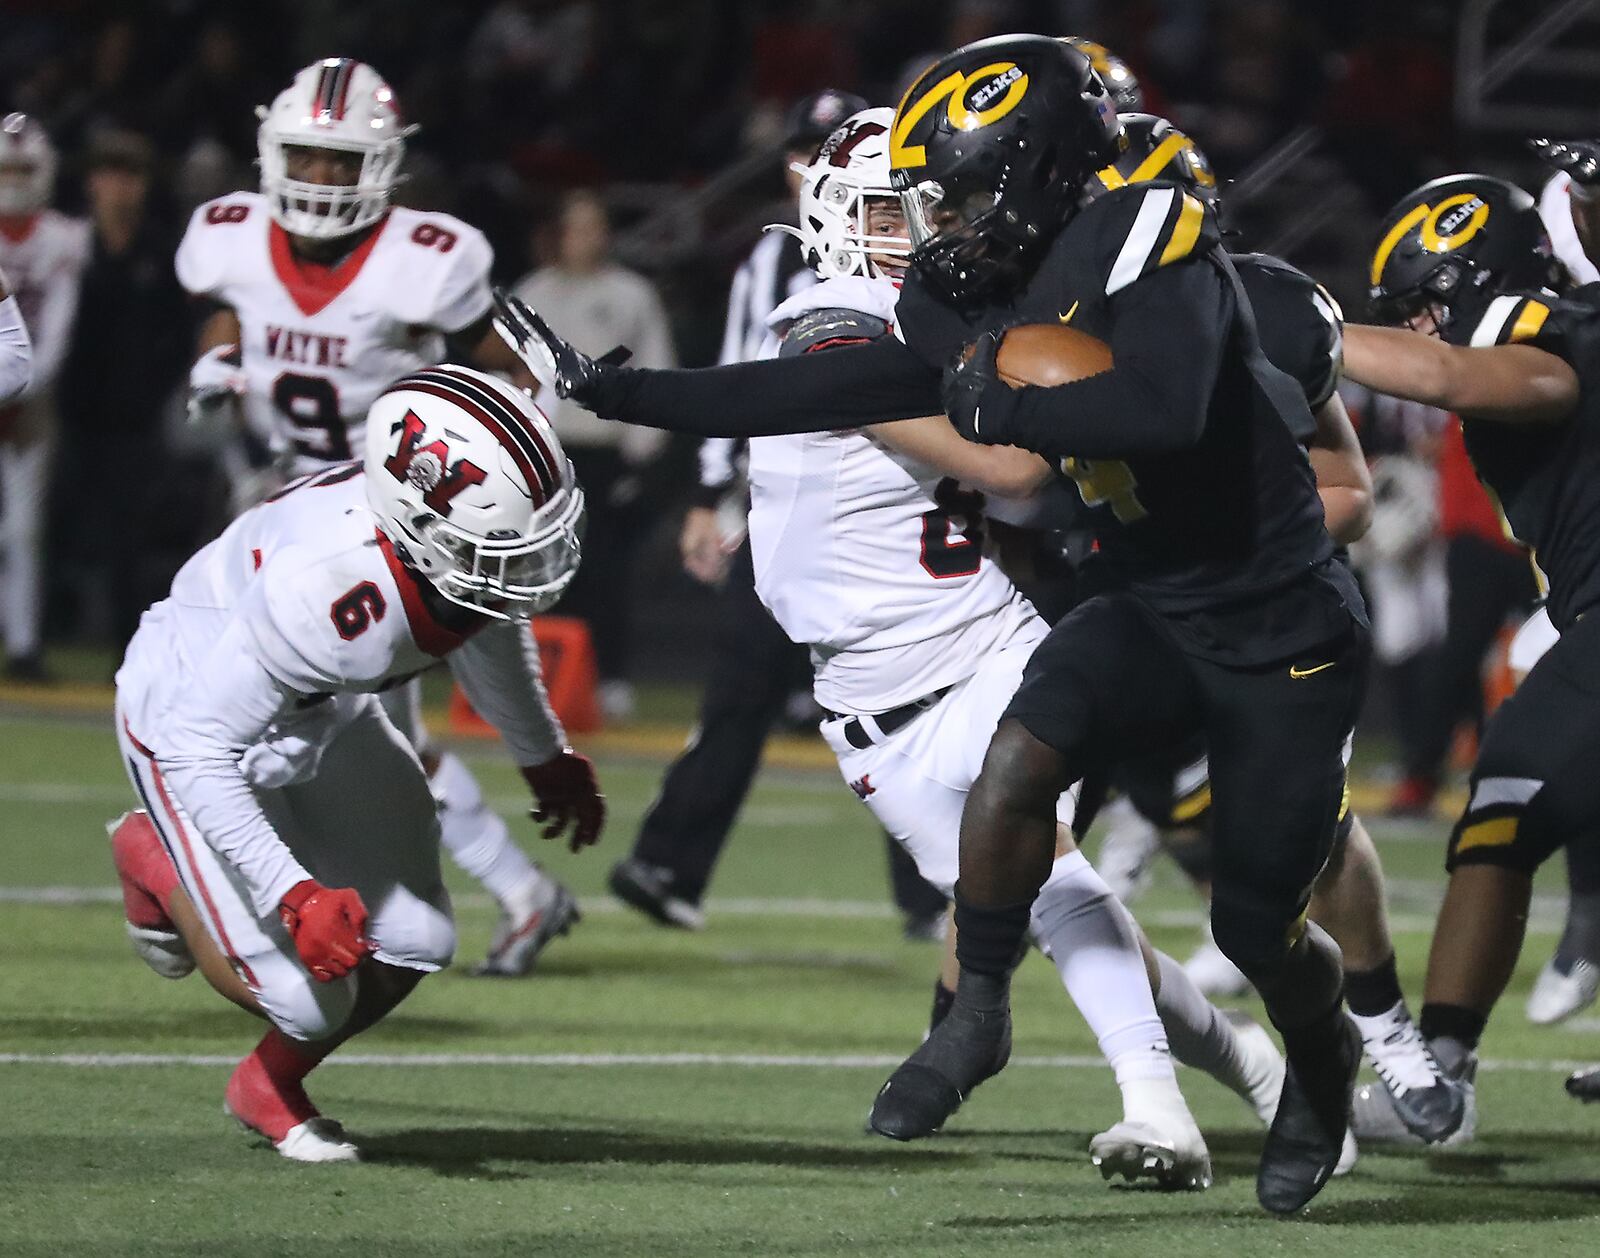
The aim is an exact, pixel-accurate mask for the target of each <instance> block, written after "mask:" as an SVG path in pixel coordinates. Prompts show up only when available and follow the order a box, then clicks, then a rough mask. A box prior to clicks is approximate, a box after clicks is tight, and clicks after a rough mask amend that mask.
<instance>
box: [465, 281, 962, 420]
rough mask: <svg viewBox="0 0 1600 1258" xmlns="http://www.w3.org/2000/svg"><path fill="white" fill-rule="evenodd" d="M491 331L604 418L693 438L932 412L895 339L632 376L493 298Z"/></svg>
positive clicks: (931, 379)
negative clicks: (758, 359)
mask: <svg viewBox="0 0 1600 1258" xmlns="http://www.w3.org/2000/svg"><path fill="white" fill-rule="evenodd" d="M495 327H496V330H497V331H499V332H500V334H501V336H502V337H503V338H505V340H506V342H507V344H509V345H510V346H511V347H512V348H513V349H514V350H516V351H517V353H518V355H519V357H521V359H522V361H523V362H524V363H525V364H526V365H527V366H528V368H529V370H531V371H532V372H533V373H534V374H535V375H537V376H539V377H540V378H541V379H545V380H551V381H552V382H553V384H554V387H555V390H556V392H557V393H558V394H559V395H560V396H561V397H565V398H571V399H572V400H573V401H575V402H577V403H578V404H579V405H580V406H583V407H586V408H588V409H589V410H591V411H593V412H594V413H595V414H597V415H599V416H600V417H601V418H603V419H616V420H621V421H622V422H623V423H628V424H639V425H642V426H644V427H646V428H663V429H666V430H667V431H669V432H686V433H690V434H692V435H695V436H700V437H770V436H778V435H780V434H783V433H795V432H826V431H829V430H831V429H835V428H864V427H866V426H867V425H869V424H877V423H884V422H887V421H889V420H896V419H913V418H915V417H917V416H919V415H931V414H935V413H937V412H938V411H939V410H940V409H941V407H940V402H939V380H938V377H937V376H936V375H935V374H934V373H933V372H931V371H929V370H928V368H927V367H926V366H924V365H923V363H922V361H921V360H920V359H918V358H917V356H916V355H915V354H913V353H912V352H911V351H910V350H909V349H907V348H906V347H905V346H904V345H902V344H901V343H900V342H899V341H896V340H894V339H893V338H884V339H882V340H878V341H874V342H872V343H871V344H869V345H852V346H849V347H847V348H844V349H837V350H832V351H830V352H828V353H826V354H812V355H802V356H800V357H796V358H779V359H766V360H762V361H760V362H751V363H736V364H732V365H729V366H725V367H702V368H692V369H677V370H671V371H652V370H630V369H626V368H623V367H620V366H617V365H614V364H612V363H608V362H606V361H604V360H601V359H592V358H589V357H588V356H587V355H585V354H581V353H579V352H578V351H577V350H575V349H574V348H573V347H572V346H571V345H569V344H568V343H567V342H566V341H564V340H562V339H561V337H560V336H558V335H557V334H556V333H555V332H554V331H553V330H552V329H551V328H550V326H549V325H548V324H547V323H545V322H544V320H543V319H542V318H540V317H539V316H538V314H537V313H536V312H535V311H533V310H532V309H531V308H530V307H529V306H528V304H527V303H526V302H524V301H522V300H521V299H520V298H518V297H516V296H514V295H513V294H510V293H506V292H505V291H504V290H501V289H496V290H495Z"/></svg>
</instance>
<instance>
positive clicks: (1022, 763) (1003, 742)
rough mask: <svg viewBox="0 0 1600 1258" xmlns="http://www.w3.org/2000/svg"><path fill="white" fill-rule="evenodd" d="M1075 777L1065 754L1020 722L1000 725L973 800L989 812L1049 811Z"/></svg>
mask: <svg viewBox="0 0 1600 1258" xmlns="http://www.w3.org/2000/svg"><path fill="white" fill-rule="evenodd" d="M1075 780H1076V778H1075V777H1074V776H1073V775H1072V774H1071V773H1070V772H1069V770H1068V769H1067V767H1066V762H1065V760H1064V758H1063V757H1062V755H1061V754H1060V753H1059V752H1058V751H1056V750H1055V749H1054V748H1053V747H1050V746H1048V745H1047V744H1045V743H1042V742H1040V741H1039V740H1038V739H1037V738H1035V737H1034V736H1033V735H1032V734H1031V733H1029V732H1028V729H1027V727H1026V726H1024V725H1023V724H1022V722H1021V721H1018V720H1015V719H1013V718H1008V719H1006V720H1003V721H1001V722H1000V726H999V728H998V729H996V730H995V734H994V738H993V739H992V740H991V741H990V743H989V750H988V752H987V754H985V756H984V758H983V772H981V773H980V774H979V775H978V780H977V781H976V782H975V783H974V784H973V787H972V801H973V802H974V803H976V804H977V805H978V806H979V807H982V808H983V809H985V810H986V811H994V810H997V809H1003V810H1009V811H1013V812H1039V813H1044V812H1048V813H1049V814H1050V815H1052V816H1053V815H1054V813H1055V807H1056V801H1057V800H1058V799H1060V797H1061V793H1062V791H1064V790H1066V789H1067V788H1068V787H1069V786H1071V785H1072V783H1073V782H1074V781H1075Z"/></svg>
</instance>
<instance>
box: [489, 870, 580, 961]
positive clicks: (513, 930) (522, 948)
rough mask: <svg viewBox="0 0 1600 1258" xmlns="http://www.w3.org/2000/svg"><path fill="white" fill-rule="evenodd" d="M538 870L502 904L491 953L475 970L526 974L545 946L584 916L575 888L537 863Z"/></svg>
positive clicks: (490, 948)
mask: <svg viewBox="0 0 1600 1258" xmlns="http://www.w3.org/2000/svg"><path fill="white" fill-rule="evenodd" d="M535 874H536V877H535V878H534V880H533V881H531V882H529V883H528V884H526V885H525V886H523V887H521V888H519V890H518V891H516V892H515V893H513V894H512V895H511V896H508V897H507V898H506V900H505V902H504V903H502V904H501V906H500V924H499V925H498V926H497V927H496V928H495V932H494V938H493V939H492V940H490V942H489V953H488V955H487V956H486V957H484V959H483V960H482V962H480V963H479V964H478V966H477V967H476V968H475V969H474V970H473V971H472V972H473V973H474V974H476V975H480V976H492V977H499V978H518V977H520V976H522V975H524V974H527V973H528V972H530V971H531V970H532V969H533V967H534V963H535V962H537V961H538V959H539V957H540V955H541V954H542V953H543V952H544V950H545V949H546V948H548V947H549V946H550V944H551V943H552V942H553V941H554V940H555V939H557V938H559V937H560V936H562V935H565V934H566V933H567V932H568V931H570V930H571V929H572V928H573V926H574V925H575V924H576V923H577V922H578V920H579V919H580V918H581V917H582V914H581V913H579V912H578V900H577V897H576V896H574V895H573V894H572V892H570V891H568V890H567V889H566V888H565V887H564V886H562V885H561V884H560V883H559V882H557V881H556V880H555V879H554V878H551V877H550V876H548V875H547V874H546V873H545V872H544V871H543V870H541V869H538V868H537V867H535Z"/></svg>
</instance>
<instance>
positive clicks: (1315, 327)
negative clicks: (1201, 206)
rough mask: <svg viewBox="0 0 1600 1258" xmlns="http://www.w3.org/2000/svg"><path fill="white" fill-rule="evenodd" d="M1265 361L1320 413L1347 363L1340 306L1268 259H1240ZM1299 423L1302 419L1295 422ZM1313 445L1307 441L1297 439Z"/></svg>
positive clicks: (1266, 255)
mask: <svg viewBox="0 0 1600 1258" xmlns="http://www.w3.org/2000/svg"><path fill="white" fill-rule="evenodd" d="M1232 258H1233V265H1234V269H1235V270H1236V271H1238V273H1239V280H1240V282H1241V283H1243V285H1244V291H1245V295H1246V296H1248V297H1249V298H1250V308H1251V310H1252V311H1253V312H1254V314H1255V321H1256V331H1257V333H1259V335H1260V337H1261V349H1262V352H1263V353H1265V354H1266V356H1267V361H1268V362H1270V363H1271V364H1272V365H1273V366H1274V367H1276V368H1277V369H1278V370H1279V371H1281V372H1283V373H1284V374H1285V375H1287V376H1289V377H1291V378H1292V379H1293V380H1294V382H1295V383H1296V384H1298V385H1299V386H1300V391H1301V392H1302V393H1304V394H1305V397H1306V404H1307V405H1308V406H1309V407H1310V408H1311V410H1313V411H1315V410H1317V409H1318V408H1319V407H1320V406H1322V404H1323V403H1324V402H1326V401H1327V400H1328V399H1329V398H1330V397H1332V396H1333V391H1334V388H1335V387H1336V386H1337V385H1338V383H1339V372H1340V369H1341V366H1342V364H1343V362H1344V331H1343V329H1342V327H1341V326H1340V325H1341V318H1342V316H1341V314H1340V312H1339V304H1338V302H1336V301H1334V299H1333V298H1332V296H1330V295H1329V293H1328V290H1327V289H1325V288H1323V287H1322V285H1321V284H1319V283H1317V281H1316V280H1314V279H1312V278H1311V277H1310V276H1309V275H1307V274H1306V273H1305V272H1304V271H1301V270H1299V269H1297V268H1296V267H1292V266H1290V265H1289V264H1288V263H1287V262H1285V261H1284V260H1283V259H1282V258H1275V257H1273V256H1272V255H1271V254H1269V253H1236V254H1233V255H1232ZM1294 418H1298V416H1296V417H1294ZM1295 435H1296V436H1297V437H1300V438H1301V440H1302V441H1303V442H1304V441H1309V440H1310V436H1309V435H1303V434H1300V433H1296V434H1295Z"/></svg>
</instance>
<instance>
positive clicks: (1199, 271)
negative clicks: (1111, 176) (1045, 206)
mask: <svg viewBox="0 0 1600 1258" xmlns="http://www.w3.org/2000/svg"><path fill="white" fill-rule="evenodd" d="M1268 282H1272V280H1271V279H1269V280H1268ZM1174 310H1181V311H1182V313H1180V314H1178V315H1174V314H1173V313H1172V312H1173V311H1174ZM895 313H896V319H897V322H898V327H899V332H900V335H901V336H902V338H903V339H904V341H905V343H906V344H907V345H908V346H909V347H910V348H911V349H912V350H913V351H914V352H916V353H917V354H918V355H919V356H920V357H921V358H922V359H923V360H924V361H925V362H926V363H927V364H928V365H929V366H930V367H942V366H943V365H944V364H945V363H947V362H948V361H949V360H950V359H951V357H952V356H953V355H954V354H956V353H957V352H958V351H959V350H960V349H961V347H962V346H964V345H966V344H967V343H969V342H971V341H972V340H974V339H975V338H976V336H977V335H978V334H979V333H981V332H983V331H985V330H986V329H989V328H993V327H996V326H1000V325H1006V324H1019V323H1042V322H1043V323H1053V322H1057V321H1059V322H1062V323H1066V324H1069V325H1070V326H1072V327H1074V328H1080V329H1082V330H1083V331H1085V332H1088V333H1090V334H1092V335H1094V336H1097V337H1099V338H1100V339H1102V340H1105V341H1106V342H1107V343H1108V344H1109V345H1110V346H1111V350H1112V356H1113V361H1114V362H1115V363H1116V367H1117V370H1115V371H1113V372H1110V373H1106V374H1104V375H1101V376H1097V377H1091V378H1090V379H1088V380H1085V381H1079V382H1077V383H1074V384H1069V385H1064V386H1061V387H1060V388H1056V389H1044V388H1034V389H1023V390H1018V391H1017V395H1016V396H1017V398H1018V399H1025V401H1019V402H1018V405H1019V406H1023V405H1026V406H1028V407H1029V408H1030V410H1029V411H1028V412H1027V413H1025V414H1024V413H1022V412H1020V411H1019V412H1018V419H1017V423H1018V429H1017V431H1016V432H1015V434H1014V435H1013V436H1010V437H1006V438H997V439H1002V440H1013V441H1015V443H1016V444H1021V445H1024V446H1027V447H1028V448H1030V449H1034V450H1037V451H1039V452H1040V453H1042V454H1045V455H1046V456H1047V457H1050V458H1052V459H1053V460H1056V461H1057V463H1058V465H1059V467H1060V468H1061V470H1062V472H1063V473H1064V474H1065V475H1067V476H1069V477H1070V478H1071V479H1072V480H1073V481H1074V482H1075V483H1076V485H1077V488H1078V491H1079V493H1080V495H1081V496H1082V500H1083V502H1084V504H1085V506H1086V507H1087V508H1088V509H1089V512H1090V514H1091V516H1092V517H1093V525H1094V528H1095V531H1096V533H1097V535H1098V537H1099V541H1100V550H1101V555H1102V557H1103V558H1104V559H1105V561H1106V562H1107V565H1108V567H1109V568H1110V569H1111V570H1112V571H1113V573H1114V574H1115V576H1116V579H1117V580H1118V581H1119V582H1120V583H1122V584H1124V585H1126V586H1127V587H1129V588H1131V589H1132V590H1133V591H1134V592H1135V593H1137V594H1139V595H1140V597H1141V598H1143V599H1144V600H1145V601H1146V602H1148V603H1149V604H1150V605H1151V606H1153V607H1155V608H1156V609H1157V610H1160V611H1165V612H1175V613H1184V612H1190V611H1196V610H1200V609H1205V608H1214V607H1218V606H1226V605H1228V604H1237V603H1243V602H1245V601H1248V600H1251V599H1254V598H1256V597H1257V596H1260V595H1262V594H1265V593H1267V592H1270V591H1272V590H1275V589H1278V588H1281V587H1284V586H1287V585H1289V584H1290V583H1292V582H1294V581H1295V580H1296V579H1297V578H1299V577H1301V576H1303V575H1305V574H1306V573H1308V572H1310V571H1312V570H1313V569H1316V568H1318V567H1319V566H1320V565H1323V564H1324V563H1325V562H1326V561H1327V560H1328V559H1329V557H1330V556H1331V555H1332V554H1333V544H1332V542H1331V540H1330V539H1329V537H1328V534H1327V530H1326V529H1325V528H1324V527H1323V517H1322V504H1321V502H1320V500H1319V499H1318V497H1317V491H1316V483H1315V478H1314V476H1313V475H1312V472H1311V467H1310V464H1309V462H1308V461H1307V458H1306V455H1305V452H1304V450H1303V449H1302V448H1301V441H1302V440H1308V439H1309V435H1310V432H1311V430H1312V427H1313V421H1312V419H1311V416H1310V412H1309V408H1308V407H1307V403H1306V398H1305V396H1304V393H1303V391H1302V389H1301V388H1297V387H1296V386H1295V382H1294V381H1292V380H1290V379H1289V378H1287V377H1286V376H1285V375H1284V374H1283V373H1282V372H1280V371H1279V370H1277V369H1276V368H1274V367H1273V366H1272V365H1271V364H1270V363H1268V362H1267V360H1266V358H1265V357H1264V356H1263V354H1262V352H1261V349H1260V345H1259V342H1258V339H1257V335H1256V331H1255V328H1254V326H1253V319H1252V317H1251V315H1250V305H1249V302H1248V300H1246V299H1245V298H1244V296H1243V293H1242V288H1241V285H1240V283H1239V281H1238V279H1237V276H1236V274H1235V272H1234V269H1233V266H1232V265H1231V263H1230V262H1229V260H1228V258H1227V256H1226V254H1225V253H1224V252H1223V250H1222V248H1221V246H1220V243H1219V238H1218V234H1217V231H1216V227H1215V222H1214V219H1213V218H1212V216H1211V215H1210V213H1209V212H1207V211H1205V210H1204V208H1203V207H1202V206H1201V204H1200V202H1199V201H1197V200H1196V199H1195V198H1193V197H1192V196H1188V195H1186V194H1185V193H1183V192H1182V190H1180V189H1178V188H1176V187H1174V186H1172V185H1167V184H1139V185H1136V186H1130V187H1127V188H1124V189H1120V190H1118V191H1115V192H1112V193H1109V194H1107V195H1105V196H1102V197H1100V198H1097V199H1096V200H1095V201H1093V202H1091V203H1090V204H1089V205H1088V206H1087V207H1085V208H1084V209H1083V210H1082V211H1081V212H1080V213H1079V214H1078V216H1077V217H1076V218H1074V219H1073V220H1072V221H1071V222H1070V223H1069V224H1068V225H1067V227H1066V228H1065V229H1064V230H1063V231H1062V233H1061V235H1060V236H1059V237H1058V238H1057V239H1056V241H1055V242H1054V244H1053V245H1052V246H1051V248H1050V251H1049V252H1048V254H1047V255H1046V256H1045V258H1044V260H1043V262H1042V263H1041V265H1040V267H1039V268H1038V270H1037V272H1036V273H1035V275H1034V277H1033V279H1032V280H1031V281H1030V282H1029V283H1028V285H1027V287H1026V289H1025V290H1024V291H1023V292H1022V293H1021V294H1020V296H1018V297H1017V298H1016V299H1015V300H1014V301H1012V302H1010V303H1007V304H1005V305H996V306H990V307H988V308H985V309H983V310H980V311H975V312H968V313H965V314H958V313H956V312H954V311H952V310H951V309H950V308H949V307H947V306H944V305H942V304H940V303H939V302H937V301H936V300H935V299H934V298H933V297H931V296H930V295H929V294H928V293H927V292H926V291H925V290H924V289H923V288H922V287H921V285H920V284H919V283H918V282H917V280H916V277H915V276H912V277H911V278H909V279H908V280H907V282H906V285H905V288H904V289H903V291H902V294H901V299H900V303H899V306H898V307H897V309H896V312H895ZM1116 377H1123V378H1124V379H1125V380H1126V381H1129V382H1132V383H1142V384H1145V385H1147V386H1148V387H1149V388H1150V389H1151V391H1152V396H1159V397H1161V398H1162V400H1164V401H1165V400H1166V399H1168V398H1174V397H1176V398H1177V401H1176V403H1175V408H1176V409H1177V410H1182V409H1183V408H1185V407H1192V414H1193V417H1194V420H1195V424H1196V431H1195V432H1193V433H1191V434H1187V435H1185V436H1183V437H1181V438H1180V439H1179V440H1177V441H1176V442H1172V443H1165V442H1163V441H1161V440H1160V439H1159V437H1160V435H1159V434H1149V433H1144V432H1139V433H1136V432H1135V429H1136V425H1138V424H1140V423H1141V422H1144V421H1145V420H1146V412H1147V411H1148V410H1152V409H1159V408H1147V407H1143V406H1141V405H1139V404H1138V403H1137V402H1136V401H1132V400H1130V397H1129V395H1128V394H1127V393H1126V392H1125V391H1124V392H1120V393H1119V392H1114V391H1111V390H1108V389H1107V388H1105V387H1104V382H1109V381H1112V380H1113V379H1114V378H1116ZM1185 390H1187V391H1188V396H1184V391H1185ZM1134 396H1137V395H1134ZM1098 405H1103V406H1104V407H1105V408H1106V409H1107V411H1108V413H1107V414H1105V415H1102V416H1090V415H1088V414H1086V412H1087V411H1090V410H1094V409H1096V408H1097V406H1098ZM980 410H981V408H980ZM1185 413H1186V414H1187V413H1188V412H1187V411H1186V412H1185ZM1090 418H1096V419H1098V420H1099V422H1100V426H1099V428H1098V429H1097V430H1096V431H1095V432H1093V433H1089V434H1086V432H1085V429H1084V422H1085V421H1086V420H1087V419H1090ZM1007 431H1011V430H1010V429H1008V430H1007ZM1152 436H1153V437H1155V438H1156V439H1155V440H1147V438H1150V437H1152Z"/></svg>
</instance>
